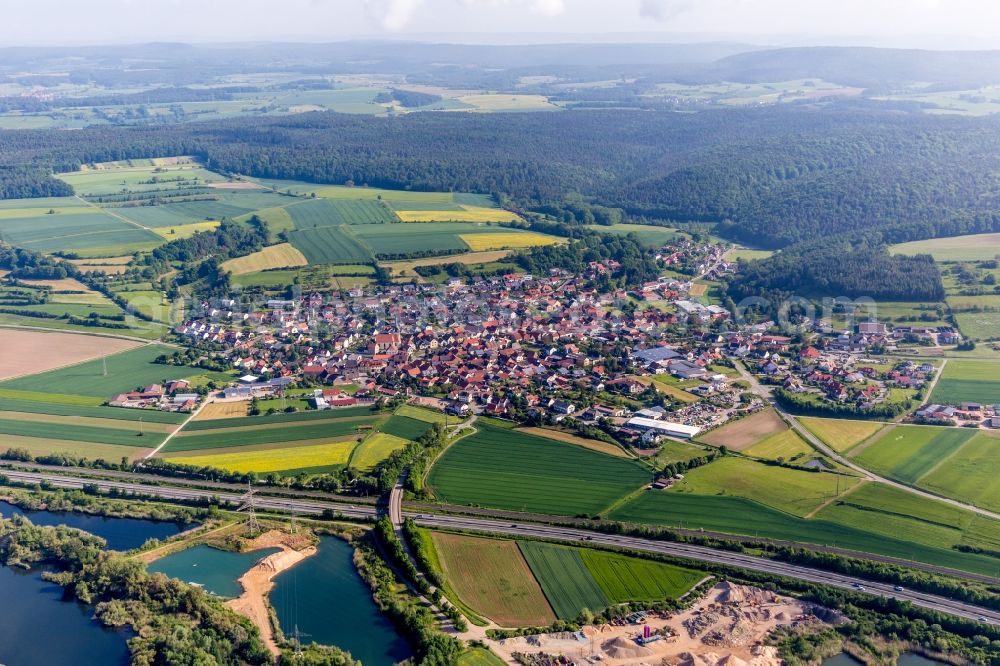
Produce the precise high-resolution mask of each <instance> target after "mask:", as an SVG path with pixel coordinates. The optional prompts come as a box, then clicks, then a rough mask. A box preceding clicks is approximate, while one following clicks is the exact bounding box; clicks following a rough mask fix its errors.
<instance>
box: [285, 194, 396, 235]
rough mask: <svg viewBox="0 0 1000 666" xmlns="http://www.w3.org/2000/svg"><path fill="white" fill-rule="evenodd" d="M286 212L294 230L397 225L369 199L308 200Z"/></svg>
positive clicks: (378, 205) (391, 214)
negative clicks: (341, 226)
mask: <svg viewBox="0 0 1000 666" xmlns="http://www.w3.org/2000/svg"><path fill="white" fill-rule="evenodd" d="M286 210H287V211H288V214H289V215H290V216H291V218H292V223H293V224H294V225H295V228H296V229H315V228H317V227H334V226H339V225H341V224H390V223H393V222H398V221H399V220H398V219H397V218H396V216H395V215H394V214H393V213H392V212H391V211H390V210H389V209H388V207H387V206H386V205H385V204H383V203H382V202H380V201H373V200H371V199H360V200H357V201H351V200H350V199H310V200H308V201H303V202H302V203H296V204H293V205H291V206H288V207H287V208H286Z"/></svg>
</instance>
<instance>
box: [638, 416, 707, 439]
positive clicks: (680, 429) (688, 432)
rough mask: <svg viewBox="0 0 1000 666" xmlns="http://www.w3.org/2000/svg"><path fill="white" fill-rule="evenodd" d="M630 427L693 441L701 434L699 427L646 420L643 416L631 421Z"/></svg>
mask: <svg viewBox="0 0 1000 666" xmlns="http://www.w3.org/2000/svg"><path fill="white" fill-rule="evenodd" d="M628 425H629V426H631V427H633V428H638V429H639V430H647V431H648V430H652V431H655V432H658V433H660V434H662V435H667V436H668V437H677V438H679V439H691V438H692V437H694V436H695V435H697V434H698V433H699V432H701V428H699V427H698V426H689V425H684V424H683V423H672V422H671V421H658V420H654V419H646V418H643V417H641V416H636V417H634V418H631V419H629V421H628Z"/></svg>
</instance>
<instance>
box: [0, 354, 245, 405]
mask: <svg viewBox="0 0 1000 666" xmlns="http://www.w3.org/2000/svg"><path fill="white" fill-rule="evenodd" d="M172 351H173V350H172V349H171V348H170V347H164V346H161V345H146V346H144V347H138V348H136V349H132V350H129V351H126V352H122V353H120V354H114V355H111V356H108V357H107V358H106V359H104V361H106V363H107V374H106V375H105V374H104V366H103V363H102V359H96V360H93V361H87V362H86V363H80V364H78V365H74V366H70V367H68V368H61V369H58V370H52V371H50V372H43V373H41V374H37V375H31V376H28V377H21V378H18V379H12V380H9V381H6V382H0V389H10V390H14V391H28V392H36V393H58V394H64V395H79V396H93V397H99V398H103V399H109V398H112V397H114V396H115V395H116V394H118V393H123V392H125V391H131V390H133V389H135V388H136V387H140V386H148V385H149V384H155V383H160V382H163V381H164V380H169V379H182V378H185V377H191V376H193V375H201V374H206V372H205V371H204V370H200V369H197V368H190V367H186V366H176V365H161V364H157V363H153V360H154V359H155V358H156V357H158V356H160V355H161V354H167V355H169V354H170V353H171V352H172ZM209 374H211V373H209ZM216 374H218V373H216ZM219 378H225V379H230V377H229V376H228V375H222V374H219ZM11 397H16V396H11Z"/></svg>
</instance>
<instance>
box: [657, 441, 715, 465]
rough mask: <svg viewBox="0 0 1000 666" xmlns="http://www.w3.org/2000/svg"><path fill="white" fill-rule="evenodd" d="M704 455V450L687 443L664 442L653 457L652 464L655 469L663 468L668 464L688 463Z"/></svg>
mask: <svg viewBox="0 0 1000 666" xmlns="http://www.w3.org/2000/svg"><path fill="white" fill-rule="evenodd" d="M703 455H705V449H703V448H701V447H700V446H695V445H694V444H688V443H687V442H675V441H673V440H665V441H664V443H663V444H662V445H661V446H660V450H659V451H658V452H657V454H656V455H655V456H654V457H653V462H654V463H655V464H656V466H657V467H663V466H664V465H668V464H670V463H676V462H688V461H689V460H693V459H694V458H699V457H701V456H703Z"/></svg>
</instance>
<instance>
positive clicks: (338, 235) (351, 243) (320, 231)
mask: <svg viewBox="0 0 1000 666" xmlns="http://www.w3.org/2000/svg"><path fill="white" fill-rule="evenodd" d="M345 229H346V227H344V226H339V227H317V228H314V229H305V230H296V231H291V232H289V233H288V241H289V242H290V243H291V244H292V245H293V246H295V248H296V249H297V250H298V251H299V252H301V253H302V254H303V256H305V258H306V260H307V261H308V262H309V263H310V264H356V263H359V262H361V263H364V262H367V261H371V259H372V252H371V250H370V249H369V248H368V247H367V246H366V245H365V244H364V243H363V242H362V241H360V240H358V238H357V237H356V236H355V235H354V234H353V233H352V232H350V231H347V230H345Z"/></svg>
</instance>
